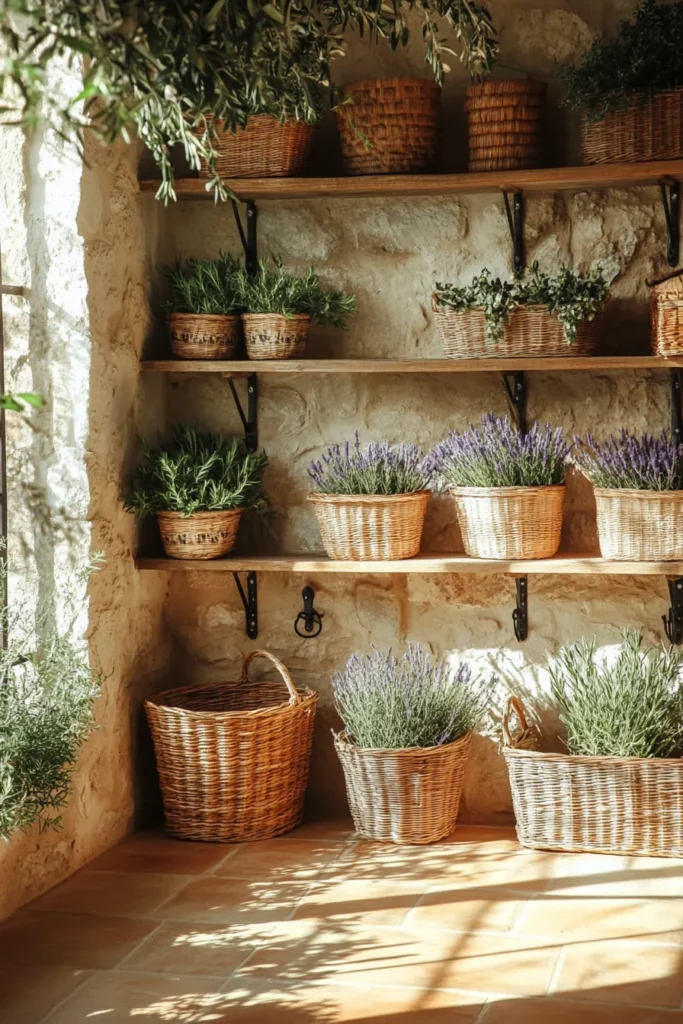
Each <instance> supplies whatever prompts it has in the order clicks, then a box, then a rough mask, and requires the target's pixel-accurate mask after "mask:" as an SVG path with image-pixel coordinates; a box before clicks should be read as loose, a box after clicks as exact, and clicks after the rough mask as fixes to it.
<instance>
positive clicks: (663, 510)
mask: <svg viewBox="0 0 683 1024" xmlns="http://www.w3.org/2000/svg"><path fill="white" fill-rule="evenodd" d="M594 490H595V506H596V512H597V521H598V537H599V539H600V554H601V555H602V557H603V558H614V559H616V560H621V561H632V562H650V561H652V562H670V561H677V560H678V559H681V558H683V491H637V490H630V489H626V488H624V489H611V488H603V487H596V488H595V489H594Z"/></svg>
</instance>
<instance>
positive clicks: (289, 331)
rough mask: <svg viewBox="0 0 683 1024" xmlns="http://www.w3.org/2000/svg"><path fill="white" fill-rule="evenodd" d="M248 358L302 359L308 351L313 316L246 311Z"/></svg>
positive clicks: (245, 327) (245, 333) (244, 315)
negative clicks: (289, 315)
mask: <svg viewBox="0 0 683 1024" xmlns="http://www.w3.org/2000/svg"><path fill="white" fill-rule="evenodd" d="M242 324H243V326H244V342H245V345H246V348H247V359H300V358H301V357H302V356H303V354H304V352H305V351H306V342H307V340H308V332H309V330H310V326H311V318H310V316H306V314H305V313H295V314H294V315H293V316H291V317H288V316H280V315H279V314H278V313H244V314H243V315H242Z"/></svg>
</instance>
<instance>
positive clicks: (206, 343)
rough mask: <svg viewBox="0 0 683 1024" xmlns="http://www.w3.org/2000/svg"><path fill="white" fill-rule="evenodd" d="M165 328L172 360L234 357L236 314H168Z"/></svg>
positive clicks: (237, 337)
mask: <svg viewBox="0 0 683 1024" xmlns="http://www.w3.org/2000/svg"><path fill="white" fill-rule="evenodd" d="M168 331H169V334H170V336H171V351H172V352H173V355H174V356H175V358H176V359H234V358H235V356H236V355H237V349H238V346H239V342H240V338H241V337H242V324H241V321H240V318H239V316H200V315H198V314H195V313H172V314H171V315H170V316H169V318H168Z"/></svg>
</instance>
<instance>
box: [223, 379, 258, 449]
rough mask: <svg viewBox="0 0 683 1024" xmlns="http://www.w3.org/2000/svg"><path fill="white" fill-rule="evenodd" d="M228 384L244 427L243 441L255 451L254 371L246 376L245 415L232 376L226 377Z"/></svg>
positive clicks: (255, 397)
mask: <svg viewBox="0 0 683 1024" xmlns="http://www.w3.org/2000/svg"><path fill="white" fill-rule="evenodd" d="M228 384H229V385H230V391H231V392H232V397H233V401H234V402H235V408H236V409H237V412H238V415H239V418H240V419H241V421H242V426H243V428H244V442H245V444H246V446H247V448H248V449H249V451H250V452H255V451H256V449H257V448H258V377H257V375H256V374H255V373H250V374H249V376H248V377H247V412H246V415H245V413H244V409H243V408H242V403H241V402H240V398H239V395H238V394H237V389H236V388H235V382H234V381H233V379H232V377H228Z"/></svg>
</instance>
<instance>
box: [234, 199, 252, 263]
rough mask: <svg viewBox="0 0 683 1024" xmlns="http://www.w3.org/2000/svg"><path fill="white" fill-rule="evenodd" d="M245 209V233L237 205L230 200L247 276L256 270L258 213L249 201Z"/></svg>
mask: <svg viewBox="0 0 683 1024" xmlns="http://www.w3.org/2000/svg"><path fill="white" fill-rule="evenodd" d="M246 207H247V227H246V231H245V229H244V226H243V224H242V218H241V217H240V212H239V210H238V208H237V203H236V202H235V200H234V199H233V200H232V212H233V213H234V215H235V223H236V224H237V230H238V231H239V236H240V241H241V243H242V248H243V249H244V265H245V266H246V268H247V273H248V274H255V273H256V271H257V269H258V249H257V245H256V223H257V219H258V213H257V210H256V203H255V202H254V201H253V200H251V199H249V200H248V201H247V204H246Z"/></svg>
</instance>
